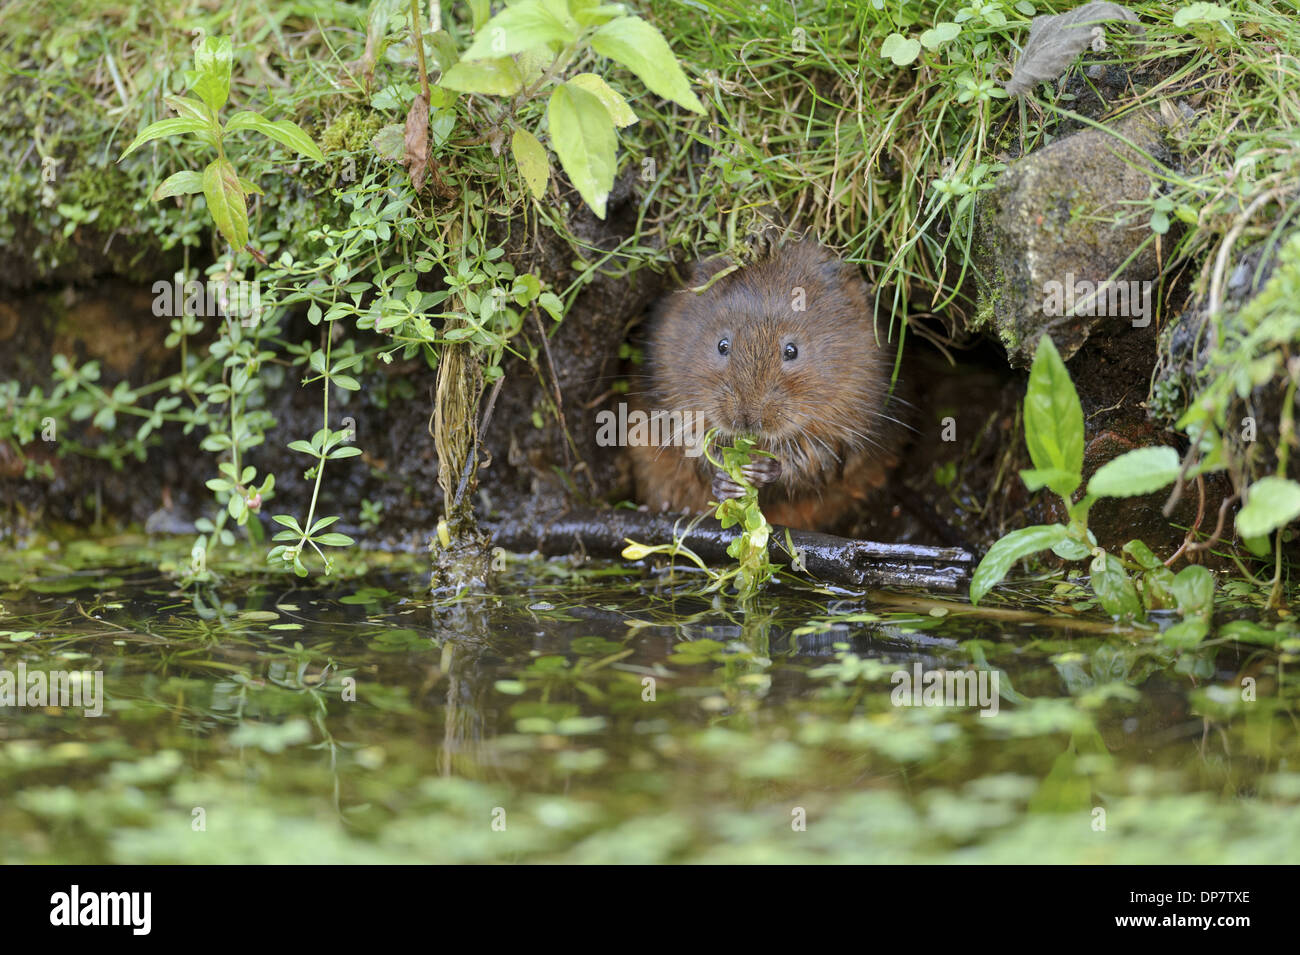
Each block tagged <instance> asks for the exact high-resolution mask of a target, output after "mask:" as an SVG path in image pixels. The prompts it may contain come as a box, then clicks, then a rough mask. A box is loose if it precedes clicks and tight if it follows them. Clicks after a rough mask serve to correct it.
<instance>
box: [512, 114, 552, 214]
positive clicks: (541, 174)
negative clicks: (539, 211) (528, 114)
mask: <svg viewBox="0 0 1300 955" xmlns="http://www.w3.org/2000/svg"><path fill="white" fill-rule="evenodd" d="M510 152H511V153H512V154H513V155H514V157H515V165H516V166H518V167H519V174H520V175H521V176H523V177H524V182H525V184H527V186H528V191H529V192H531V193H532V194H533V198H535V199H540V198H542V196H544V195H546V182H547V180H548V179H550V176H551V164H550V163H549V162H548V161H547V159H546V150H545V149H544V148H543V147H542V144H541V143H540V142H538V140H537V137H536V136H534V135H533V134H532V133H530V132H529V131H528V130H526V129H523V128H519V129H516V130H515V133H514V136H512V137H511V139H510Z"/></svg>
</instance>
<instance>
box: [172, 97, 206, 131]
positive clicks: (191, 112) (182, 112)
mask: <svg viewBox="0 0 1300 955" xmlns="http://www.w3.org/2000/svg"><path fill="white" fill-rule="evenodd" d="M163 102H164V103H166V104H167V105H168V106H169V107H171V108H172V109H174V110H175V111H176V115H177V116H188V117H190V118H191V119H201V120H203V121H204V122H205V123H209V124H214V117H213V113H212V110H210V109H208V107H207V104H206V103H203V102H201V101H200V100H196V99H191V98H190V97H188V96H164V97H163Z"/></svg>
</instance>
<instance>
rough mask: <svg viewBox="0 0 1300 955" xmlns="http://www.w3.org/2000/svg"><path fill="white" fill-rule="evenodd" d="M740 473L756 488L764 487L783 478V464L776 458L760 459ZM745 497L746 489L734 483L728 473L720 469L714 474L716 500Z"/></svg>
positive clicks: (747, 465) (714, 495)
mask: <svg viewBox="0 0 1300 955" xmlns="http://www.w3.org/2000/svg"><path fill="white" fill-rule="evenodd" d="M740 471H741V473H742V474H743V475H745V480H746V481H748V482H749V483H750V484H752V485H754V487H762V486H763V485H764V484H771V483H772V482H773V481H775V480H777V479H778V478H780V477H781V462H780V461H778V460H777V459H776V458H759V459H758V460H756V461H754V462H753V463H752V464H746V465H745V466H744V467H743V468H741V469H740ZM744 496H745V489H744V488H743V487H741V486H740V485H739V484H737V483H736V482H735V481H733V480H732V479H731V475H729V474H728V473H727V472H726V471H724V470H722V468H718V470H716V471H714V472H713V498H714V500H716V501H728V500H732V499H734V498H739V497H744Z"/></svg>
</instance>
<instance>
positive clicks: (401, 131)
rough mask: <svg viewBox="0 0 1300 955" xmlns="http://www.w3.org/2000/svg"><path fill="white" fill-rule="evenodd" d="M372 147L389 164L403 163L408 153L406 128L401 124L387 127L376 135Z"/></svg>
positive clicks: (371, 141) (371, 143) (371, 142)
mask: <svg viewBox="0 0 1300 955" xmlns="http://www.w3.org/2000/svg"><path fill="white" fill-rule="evenodd" d="M370 147H371V148H372V149H374V151H375V152H377V153H378V154H379V155H380V156H381V157H382V158H384V159H387V160H388V161H389V162H401V161H402V157H403V156H404V155H405V152H406V127H405V126H403V125H402V124H401V123H393V124H392V125H390V126H385V127H384V128H383V129H381V130H380V131H379V132H377V133H375V136H374V138H373V139H372V140H370Z"/></svg>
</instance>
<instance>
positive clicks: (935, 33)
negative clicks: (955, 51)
mask: <svg viewBox="0 0 1300 955" xmlns="http://www.w3.org/2000/svg"><path fill="white" fill-rule="evenodd" d="M959 33H961V27H960V26H958V25H957V24H956V23H952V22H949V21H944V22H943V23H936V24H935V25H934V26H933V27H931V28H930V29H928V30H926V31H925V32H923V33H922V34H921V46H923V47H925V48H926V49H927V50H937V49H939V47H941V46H943V45H944V44H945V43H947V42H948V41H949V40H954V39H956V38H957V34H959Z"/></svg>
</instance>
